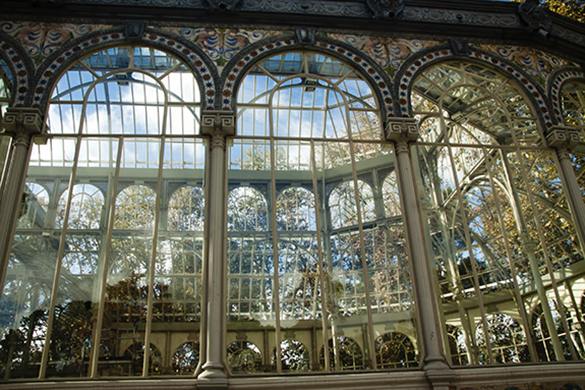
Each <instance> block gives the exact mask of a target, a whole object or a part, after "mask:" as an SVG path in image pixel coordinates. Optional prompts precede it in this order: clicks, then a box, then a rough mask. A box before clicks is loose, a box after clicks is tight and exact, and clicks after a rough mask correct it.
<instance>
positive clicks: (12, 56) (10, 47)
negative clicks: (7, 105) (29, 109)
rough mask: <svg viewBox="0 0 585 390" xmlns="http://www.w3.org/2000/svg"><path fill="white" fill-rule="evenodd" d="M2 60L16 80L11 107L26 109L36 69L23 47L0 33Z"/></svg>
mask: <svg viewBox="0 0 585 390" xmlns="http://www.w3.org/2000/svg"><path fill="white" fill-rule="evenodd" d="M0 48H1V49H2V51H0V58H1V59H3V60H4V61H6V64H7V65H8V67H9V69H10V71H11V72H12V77H13V80H14V91H13V93H12V96H11V102H12V103H11V105H12V106H14V107H24V106H25V105H26V96H27V94H28V92H29V89H30V85H29V84H30V83H31V78H32V75H33V74H34V70H33V69H34V68H33V64H32V61H31V60H30V58H29V56H28V54H27V53H25V52H24V50H23V49H22V48H21V46H20V45H19V44H18V43H17V42H16V41H15V40H14V39H12V38H10V37H8V36H6V35H5V34H4V33H2V32H0Z"/></svg>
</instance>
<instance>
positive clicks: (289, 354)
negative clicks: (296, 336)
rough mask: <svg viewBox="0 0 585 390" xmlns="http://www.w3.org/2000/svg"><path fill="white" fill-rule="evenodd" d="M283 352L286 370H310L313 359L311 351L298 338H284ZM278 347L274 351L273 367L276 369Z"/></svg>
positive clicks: (282, 343)
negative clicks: (310, 356)
mask: <svg viewBox="0 0 585 390" xmlns="http://www.w3.org/2000/svg"><path fill="white" fill-rule="evenodd" d="M280 351H281V354H282V370H283V371H286V372H303V371H309V370H310V368H311V361H310V358H309V351H308V350H307V348H306V347H305V346H304V344H303V343H301V342H300V341H298V340H283V341H282V342H281V343H280ZM276 353H277V352H276V349H275V350H274V352H273V353H272V369H273V370H274V369H276V359H277V357H276Z"/></svg>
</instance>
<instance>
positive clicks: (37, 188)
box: [17, 182, 50, 229]
mask: <svg viewBox="0 0 585 390" xmlns="http://www.w3.org/2000/svg"><path fill="white" fill-rule="evenodd" d="M49 200H50V199H49V192H48V191H47V190H46V188H45V187H43V186H42V185H40V184H37V183H30V182H27V183H26V184H25V186H24V192H23V193H22V200H21V202H20V210H19V212H18V215H19V219H18V223H17V228H19V229H26V228H43V227H44V226H45V218H46V216H47V210H48V208H49Z"/></svg>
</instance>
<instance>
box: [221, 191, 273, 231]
mask: <svg viewBox="0 0 585 390" xmlns="http://www.w3.org/2000/svg"><path fill="white" fill-rule="evenodd" d="M267 228H268V204H267V202H266V198H265V197H264V195H262V193H261V192H260V191H258V190H256V189H254V188H252V187H238V188H234V189H233V190H231V191H230V193H229V196H228V230H230V231H247V230H266V229H267Z"/></svg>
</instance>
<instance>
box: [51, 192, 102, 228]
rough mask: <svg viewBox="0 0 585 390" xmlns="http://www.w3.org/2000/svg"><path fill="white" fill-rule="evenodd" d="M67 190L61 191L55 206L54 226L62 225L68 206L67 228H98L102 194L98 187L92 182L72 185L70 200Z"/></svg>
mask: <svg viewBox="0 0 585 390" xmlns="http://www.w3.org/2000/svg"><path fill="white" fill-rule="evenodd" d="M68 198H69V191H65V192H63V194H62V195H61V197H60V198H59V205H58V206H57V219H56V222H55V224H56V226H57V227H62V226H63V221H64V219H65V212H66V210H67V203H68V202H69V203H70V206H69V216H68V222H67V227H68V228H69V229H99V227H100V217H101V212H102V207H103V206H104V195H103V193H102V192H101V190H100V189H99V188H97V187H96V186H94V185H92V184H76V185H74V186H73V193H72V194H71V200H69V199H68Z"/></svg>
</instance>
